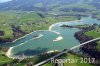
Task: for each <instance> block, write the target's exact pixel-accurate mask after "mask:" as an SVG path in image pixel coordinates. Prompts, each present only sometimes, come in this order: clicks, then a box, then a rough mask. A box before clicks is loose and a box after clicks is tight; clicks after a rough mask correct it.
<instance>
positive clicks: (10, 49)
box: [6, 34, 43, 58]
mask: <svg viewBox="0 0 100 66" xmlns="http://www.w3.org/2000/svg"><path fill="white" fill-rule="evenodd" d="M42 36H43V35H42V34H40V35H39V36H38V37H35V38H32V39H30V40H34V39H38V38H41V37H42ZM30 40H27V41H25V42H23V43H21V44H19V45H17V46H13V47H10V48H9V50H8V51H7V52H6V56H7V57H9V58H12V57H11V53H12V52H11V51H12V49H13V48H15V47H18V46H21V45H23V44H25V43H27V42H28V41H30Z"/></svg>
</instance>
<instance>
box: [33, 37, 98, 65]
mask: <svg viewBox="0 0 100 66" xmlns="http://www.w3.org/2000/svg"><path fill="white" fill-rule="evenodd" d="M98 40H100V37H98V38H95V39H92V40H89V41H87V42H84V43H82V44H79V45H77V46H74V47H72V48H70V49H69V50H65V51H62V52H61V53H58V54H57V55H55V56H52V57H51V58H56V57H59V56H61V55H63V54H64V53H67V52H68V51H70V50H73V49H76V48H78V47H81V46H83V45H86V44H88V43H91V42H94V41H98ZM51 58H49V59H47V60H44V61H42V62H40V63H38V64H36V65H34V66H41V65H43V64H45V63H47V62H49V61H50V60H51Z"/></svg>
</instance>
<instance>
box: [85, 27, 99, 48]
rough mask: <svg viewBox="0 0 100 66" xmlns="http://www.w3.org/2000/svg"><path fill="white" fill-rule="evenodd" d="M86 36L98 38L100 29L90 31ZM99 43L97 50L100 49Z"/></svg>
mask: <svg viewBox="0 0 100 66" xmlns="http://www.w3.org/2000/svg"><path fill="white" fill-rule="evenodd" d="M85 34H86V35H88V36H91V37H93V38H98V37H100V27H97V28H96V29H94V30H91V31H88V32H86V33H85ZM97 43H98V46H97V48H98V49H100V41H99V42H97Z"/></svg>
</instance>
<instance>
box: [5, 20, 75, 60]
mask: <svg viewBox="0 0 100 66" xmlns="http://www.w3.org/2000/svg"><path fill="white" fill-rule="evenodd" d="M66 22H72V21H66ZM74 22H76V21H74ZM59 23H64V22H58V23H54V24H52V25H51V26H49V28H48V30H36V31H33V32H31V33H29V34H26V35H25V36H23V37H21V38H18V39H16V40H15V41H13V42H16V41H17V40H20V39H22V38H25V37H26V36H28V35H30V34H32V33H34V32H37V31H50V32H53V33H55V34H58V35H59V34H60V33H59V32H56V31H53V30H52V28H53V27H54V26H55V25H56V24H59ZM42 36H43V35H41V36H39V37H35V38H32V39H37V38H40V37H42ZM32 39H30V40H32ZM62 39H63V38H62ZM28 41H29V40H28ZM28 41H25V42H24V43H27V42H28ZM24 43H21V44H19V45H17V46H21V45H23V44H24ZM17 46H13V47H10V48H9V49H8V51H7V52H6V56H7V57H9V58H14V57H11V50H12V49H13V48H14V47H17Z"/></svg>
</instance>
